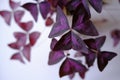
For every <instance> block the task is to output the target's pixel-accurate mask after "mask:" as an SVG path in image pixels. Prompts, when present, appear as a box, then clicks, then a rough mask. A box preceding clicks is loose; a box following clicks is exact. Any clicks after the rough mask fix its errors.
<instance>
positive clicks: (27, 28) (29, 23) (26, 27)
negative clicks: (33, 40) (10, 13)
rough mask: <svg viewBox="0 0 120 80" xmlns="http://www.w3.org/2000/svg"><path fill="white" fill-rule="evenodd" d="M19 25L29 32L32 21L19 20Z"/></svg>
mask: <svg viewBox="0 0 120 80" xmlns="http://www.w3.org/2000/svg"><path fill="white" fill-rule="evenodd" d="M19 26H20V27H21V28H22V29H23V30H25V31H26V32H29V31H30V30H31V29H32V27H33V22H32V21H28V22H20V23H19Z"/></svg>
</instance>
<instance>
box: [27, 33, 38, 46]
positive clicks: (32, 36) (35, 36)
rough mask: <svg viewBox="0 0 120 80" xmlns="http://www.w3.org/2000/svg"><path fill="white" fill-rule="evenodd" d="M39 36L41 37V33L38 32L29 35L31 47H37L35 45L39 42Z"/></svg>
mask: <svg viewBox="0 0 120 80" xmlns="http://www.w3.org/2000/svg"><path fill="white" fill-rule="evenodd" d="M39 36H40V32H37V31H35V32H32V33H31V34H30V35H29V40H30V45H31V46H34V45H35V43H36V41H37V40H38V38H39Z"/></svg>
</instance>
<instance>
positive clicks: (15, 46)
mask: <svg viewBox="0 0 120 80" xmlns="http://www.w3.org/2000/svg"><path fill="white" fill-rule="evenodd" d="M8 46H9V47H11V48H13V49H18V50H19V49H20V48H21V46H20V45H18V42H13V43H10V44H8Z"/></svg>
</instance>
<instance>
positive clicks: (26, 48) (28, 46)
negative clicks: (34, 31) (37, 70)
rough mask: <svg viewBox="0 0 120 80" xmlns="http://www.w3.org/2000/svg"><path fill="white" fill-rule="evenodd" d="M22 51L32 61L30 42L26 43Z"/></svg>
mask: <svg viewBox="0 0 120 80" xmlns="http://www.w3.org/2000/svg"><path fill="white" fill-rule="evenodd" d="M22 53H23V56H24V57H25V58H26V59H27V60H28V61H30V55H31V46H30V45H29V44H28V45H25V46H24V47H23V50H22Z"/></svg>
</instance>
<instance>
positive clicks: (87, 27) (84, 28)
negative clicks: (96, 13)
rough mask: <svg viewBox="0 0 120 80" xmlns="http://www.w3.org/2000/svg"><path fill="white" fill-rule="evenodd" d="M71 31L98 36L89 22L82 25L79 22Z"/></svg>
mask: <svg viewBox="0 0 120 80" xmlns="http://www.w3.org/2000/svg"><path fill="white" fill-rule="evenodd" d="M73 29H74V30H76V31H78V32H79V33H81V34H84V35H89V36H98V31H97V30H96V28H95V26H94V25H93V23H92V22H91V21H90V20H88V21H86V22H83V23H80V22H79V23H78V24H76V25H75V26H73Z"/></svg>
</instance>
